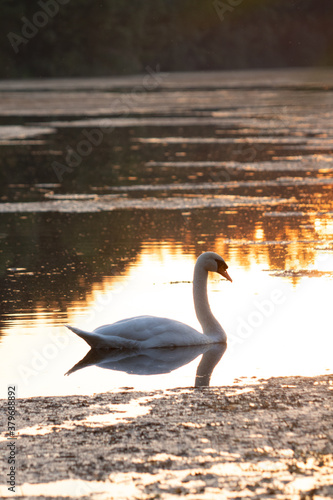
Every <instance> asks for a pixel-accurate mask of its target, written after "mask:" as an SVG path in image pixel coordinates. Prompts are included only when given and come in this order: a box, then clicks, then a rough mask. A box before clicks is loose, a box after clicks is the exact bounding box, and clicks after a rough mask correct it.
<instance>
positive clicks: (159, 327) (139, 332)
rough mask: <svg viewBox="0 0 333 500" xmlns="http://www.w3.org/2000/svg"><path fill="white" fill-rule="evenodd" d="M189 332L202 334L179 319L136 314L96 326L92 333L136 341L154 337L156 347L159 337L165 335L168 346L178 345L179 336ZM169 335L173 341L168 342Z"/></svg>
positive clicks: (158, 344) (158, 343)
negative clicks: (110, 323) (132, 316)
mask: <svg viewBox="0 0 333 500" xmlns="http://www.w3.org/2000/svg"><path fill="white" fill-rule="evenodd" d="M190 332H192V333H194V334H195V335H201V336H202V334H200V333H199V332H197V331H196V330H194V328H191V327H190V326H188V325H185V324H184V323H181V322H180V321H174V320H172V319H168V318H159V317H156V316H136V317H134V318H128V319H123V320H121V321H117V322H116V323H113V324H112V325H104V326H100V327H99V328H96V330H94V332H93V333H95V334H98V335H99V336H105V337H113V336H115V337H120V338H123V339H129V340H136V341H138V342H145V341H149V340H151V339H154V340H155V342H154V345H156V347H158V346H161V344H160V341H161V337H166V338H169V342H168V343H167V344H166V345H168V346H169V347H170V345H172V344H173V345H179V341H180V339H181V337H182V336H183V335H188V334H189V333H190ZM158 337H159V340H158ZM170 337H174V341H172V342H170ZM185 345H186V344H185ZM146 347H152V345H151V346H148V345H147V346H146Z"/></svg>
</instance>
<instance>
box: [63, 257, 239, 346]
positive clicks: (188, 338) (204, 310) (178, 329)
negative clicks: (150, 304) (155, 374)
mask: <svg viewBox="0 0 333 500" xmlns="http://www.w3.org/2000/svg"><path fill="white" fill-rule="evenodd" d="M227 268H228V266H227V264H226V263H225V261H224V260H223V259H222V257H220V256H219V255H218V254H217V253H214V252H205V253H203V254H202V255H200V257H198V259H197V262H196V264H195V267H194V276H193V299H194V307H195V312H196V315H197V318H198V320H199V322H200V324H201V326H202V329H203V333H201V332H198V331H197V330H195V329H194V328H192V327H190V326H188V325H186V324H184V323H181V322H180V321H175V320H172V319H168V318H160V317H156V316H136V317H134V318H128V319H123V320H121V321H117V322H116V323H113V324H111V325H104V326H100V327H98V328H96V329H95V330H94V331H93V332H86V331H84V330H80V329H79V328H75V327H72V326H69V325H66V326H67V328H69V329H70V330H71V331H72V332H74V333H76V334H77V335H78V336H79V337H81V338H82V339H84V340H85V341H86V342H87V343H88V344H89V345H90V347H91V348H94V349H134V350H138V349H139V350H145V349H153V348H155V349H156V348H159V347H162V348H163V347H186V346H196V345H205V344H215V343H222V342H226V340H227V336H226V333H225V331H224V330H223V328H222V326H221V325H220V324H219V322H218V321H217V320H216V318H215V317H214V316H213V314H212V312H211V310H210V307H209V303H208V297H207V277H208V272H209V271H212V272H216V273H219V274H220V275H221V276H224V277H225V278H227V279H228V280H229V281H232V280H231V278H230V276H229V274H228V272H227Z"/></svg>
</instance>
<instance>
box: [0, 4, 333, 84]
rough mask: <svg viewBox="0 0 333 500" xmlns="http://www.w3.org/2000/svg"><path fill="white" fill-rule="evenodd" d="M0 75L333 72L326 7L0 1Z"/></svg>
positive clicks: (332, 36) (329, 7)
mask: <svg viewBox="0 0 333 500" xmlns="http://www.w3.org/2000/svg"><path fill="white" fill-rule="evenodd" d="M0 4H1V7H0V8H1V17H0V33H1V35H0V61H1V65H0V77H1V78H13V77H14V78H15V77H48V76H79V75H80V76H81V75H82V76H87V75H91V76H94V75H96V76H99V75H114V74H128V73H139V72H144V71H145V68H146V67H147V66H150V67H152V68H153V67H156V65H160V68H161V70H162V71H189V70H215V69H236V68H257V67H261V68H263V67H281V66H285V67H287V66H323V65H333V1H332V0H0Z"/></svg>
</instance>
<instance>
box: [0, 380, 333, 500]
mask: <svg viewBox="0 0 333 500" xmlns="http://www.w3.org/2000/svg"><path fill="white" fill-rule="evenodd" d="M332 390H333V376H332V375H327V376H320V377H315V378H303V377H288V378H273V379H270V380H260V381H259V382H258V381H257V382H256V383H254V384H253V385H250V384H249V385H238V386H229V387H227V386H225V387H204V388H199V389H193V388H189V389H172V390H167V391H157V392H149V393H144V392H134V391H131V390H129V389H124V390H122V391H120V392H118V393H105V394H96V395H93V396H72V397H56V398H45V397H42V398H31V399H21V400H18V404H17V407H18V419H19V426H20V431H19V436H18V439H17V443H16V445H17V458H18V462H17V468H18V472H17V487H16V490H17V493H16V498H21V497H24V498H39V499H45V498H55V497H56V498H93V499H95V498H96V499H104V498H117V499H124V498H131V499H134V498H135V499H167V498H168V499H169V498H176V497H183V498H188V499H191V500H194V499H203V498H205V499H213V498H219V499H221V498H222V499H223V498H227V499H229V498H230V499H236V498H237V499H247V498H249V499H259V498H265V499H266V498H274V499H302V500H307V499H316V500H319V499H322V498H332V497H333V486H332V484H333V457H332V451H333V446H332V437H333V431H332ZM4 417H5V415H4V414H3V416H2V419H3V418H4ZM6 426H7V424H6V421H5V422H3V425H2V429H4V428H6ZM2 436H5V435H4V434H3V435H2ZM5 444H6V443H4V442H2V449H4V447H5ZM5 453H6V452H5ZM7 468H8V464H7V463H6V461H5V460H2V461H1V470H2V474H1V477H2V479H1V483H2V486H1V490H0V493H1V496H3V497H6V496H13V494H10V492H8V490H7V487H6V486H5V481H4V480H3V478H4V477H5V474H6V473H7Z"/></svg>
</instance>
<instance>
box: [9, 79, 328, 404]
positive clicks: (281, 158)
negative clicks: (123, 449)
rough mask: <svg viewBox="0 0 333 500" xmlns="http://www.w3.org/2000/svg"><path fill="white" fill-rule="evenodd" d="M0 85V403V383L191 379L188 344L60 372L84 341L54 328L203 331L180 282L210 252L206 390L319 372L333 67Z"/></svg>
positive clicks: (47, 385)
mask: <svg viewBox="0 0 333 500" xmlns="http://www.w3.org/2000/svg"><path fill="white" fill-rule="evenodd" d="M0 93H1V102H0V164H1V171H2V174H1V175H2V177H1V179H2V183H1V191H0V192H1V203H0V214H1V216H0V217H1V219H0V244H1V247H0V263H1V315H0V333H1V341H0V366H1V368H0V370H1V379H2V380H4V382H5V384H2V394H1V395H2V396H5V394H6V391H7V383H8V384H15V385H16V386H17V387H18V390H17V392H18V396H19V397H26V396H37V395H62V394H91V393H94V392H102V391H107V390H117V389H118V388H122V387H133V388H135V389H142V390H150V389H165V388H173V387H181V386H193V385H194V384H195V377H196V370H197V366H198V364H199V362H200V359H201V355H202V352H190V351H189V350H187V351H186V350H185V352H184V353H181V352H180V351H178V352H177V353H175V352H173V351H168V352H167V351H166V352H165V354H161V353H158V354H156V356H155V359H151V357H149V356H148V357H146V358H142V359H138V358H137V359H136V360H133V359H131V360H128V359H120V358H124V356H123V355H121V356H120V354H119V356H118V357H115V356H111V355H110V356H109V358H108V359H106V360H104V366H106V367H104V368H103V367H101V366H96V364H94V363H97V362H98V363H103V360H101V359H97V360H96V359H93V360H90V361H89V360H88V361H89V362H92V365H91V366H85V367H82V368H81V369H80V370H77V371H75V372H74V373H72V374H71V375H69V376H64V374H65V373H66V372H67V371H68V370H70V369H71V368H72V367H73V366H74V365H75V364H76V363H78V362H79V361H80V359H81V358H83V357H84V356H85V355H86V353H87V352H88V350H89V349H88V346H87V344H86V343H85V342H84V341H83V340H81V339H80V338H78V337H76V336H75V335H74V334H73V333H72V332H70V331H69V330H67V329H66V327H65V326H64V325H65V324H66V323H68V324H71V325H73V326H77V327H79V328H82V329H85V330H89V331H90V330H93V329H94V328H96V327H97V326H100V325H102V324H105V323H112V322H114V321H117V320H120V319H123V318H126V317H131V316H136V315H141V314H149V315H156V316H164V317H170V318H173V319H177V320H179V321H182V322H184V323H187V324H189V325H191V326H193V327H195V328H198V329H199V328H200V325H199V324H198V322H197V320H196V317H195V313H194V309H193V301H192V275H193V266H194V263H195V260H196V258H197V256H198V255H200V253H202V252H204V251H207V250H212V251H215V252H217V253H219V254H220V255H221V256H223V257H224V259H225V260H226V262H227V263H228V265H229V269H228V270H229V271H230V275H231V277H232V278H233V283H230V282H227V281H225V280H219V279H218V277H217V275H215V276H214V275H212V276H210V281H209V298H210V304H211V308H212V310H213V312H214V314H215V315H216V317H217V319H218V320H219V321H220V322H221V324H222V325H223V327H224V328H225V330H226V332H227V334H228V348H227V350H226V352H225V353H220V355H221V356H222V357H221V359H220V361H219V362H218V363H217V364H216V366H215V367H214V363H215V362H216V361H217V359H218V356H217V358H216V359H215V358H214V355H213V358H207V359H208V361H207V363H206V364H207V366H208V367H210V368H214V369H213V372H212V374H211V380H210V384H211V385H223V384H226V383H233V382H234V381H238V380H240V379H241V377H245V378H246V379H251V378H253V380H257V379H258V378H265V377H270V376H283V375H309V376H310V375H316V374H323V373H330V372H331V371H332V351H333V349H332V348H333V327H332V285H333V197H332V184H333V156H332V151H333V71H332V70H279V71H278V70H276V71H249V72H226V73H202V74H170V75H165V74H163V73H154V74H153V72H152V71H150V72H148V73H147V74H146V75H142V76H137V77H128V78H118V79H117V78H105V79H92V80H88V79H87V80H85V79H78V80H74V79H73V80H59V81H58V80H44V81H43V80H41V81H35V82H34V81H29V82H5V81H3V82H0ZM222 354H223V355H222ZM116 358H117V359H116ZM153 358H154V357H153ZM214 359H215V361H214ZM212 360H213V361H212ZM182 363H183V364H182ZM107 366H108V367H109V368H108V367H107ZM110 367H112V368H113V369H110ZM128 367H130V368H128ZM138 367H139V368H138ZM168 367H169V369H172V370H171V371H170V372H169V373H168V372H167V373H158V372H159V371H163V369H164V371H167V370H168ZM176 367H178V368H176ZM173 368H175V369H173ZM206 368H207V367H206ZM124 369H127V370H128V371H134V372H137V373H134V374H133V373H126V372H125V371H123V370H124ZM149 370H150V372H155V373H153V374H150V375H148V374H146V375H144V374H143V373H145V371H146V372H147V371H148V372H149ZM208 371H209V370H208ZM156 372H157V373H156ZM241 380H242V379H241ZM4 385H5V387H4Z"/></svg>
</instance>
